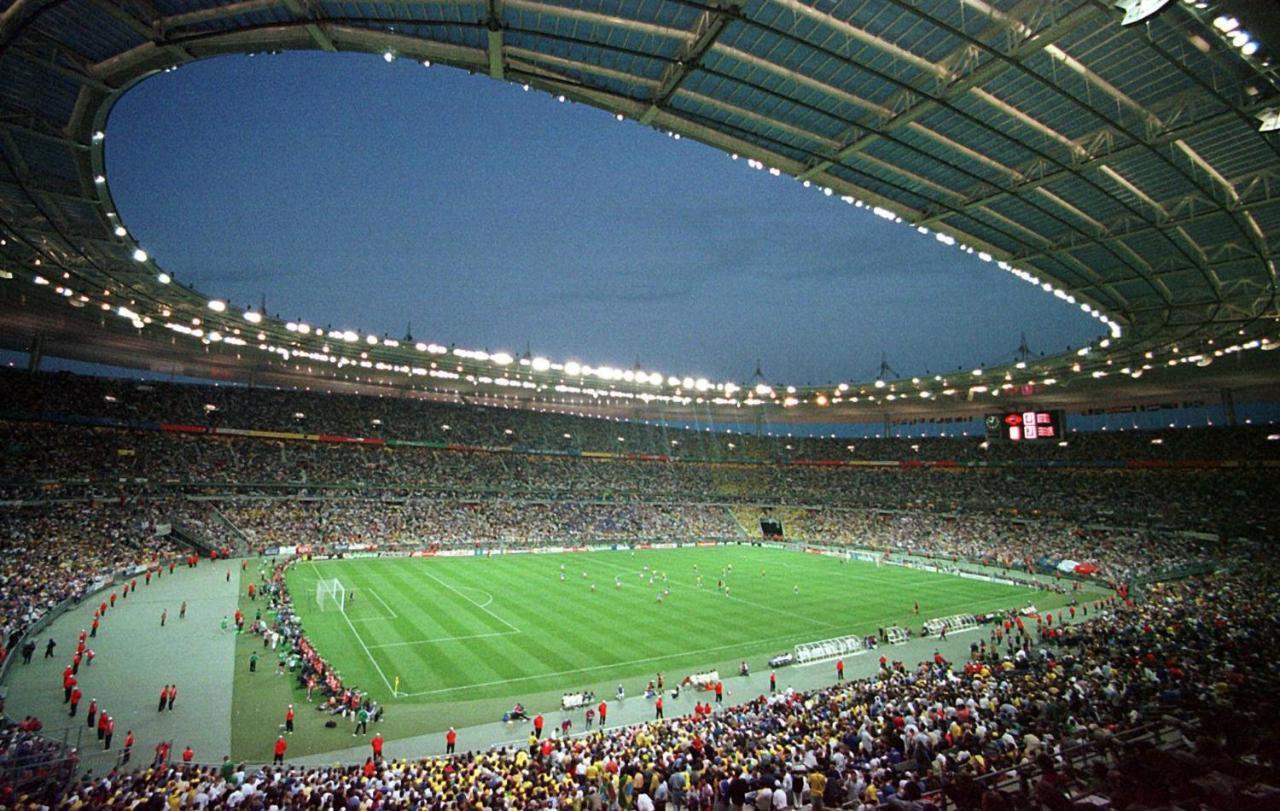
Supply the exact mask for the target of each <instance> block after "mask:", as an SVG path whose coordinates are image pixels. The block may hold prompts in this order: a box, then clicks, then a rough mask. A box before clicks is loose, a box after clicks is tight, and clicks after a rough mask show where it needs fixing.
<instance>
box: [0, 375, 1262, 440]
mask: <svg viewBox="0 0 1280 811" xmlns="http://www.w3.org/2000/svg"><path fill="white" fill-rule="evenodd" d="M426 396H427V395H425V394H422V393H418V392H414V391H405V392H400V393H399V396H389V395H387V394H385V393H380V394H377V395H355V394H329V393H325V392H321V391H298V390H279V389H271V388H265V389H264V388H248V387H244V386H235V385H194V384H180V383H164V382H157V381H146V382H139V381H130V380H120V379H111V378H101V377H84V376H77V375H71V374H44V373H37V374H31V373H28V372H23V371H17V370H14V369H0V413H7V414H26V415H39V414H47V415H53V414H59V415H75V416H81V417H98V418H108V419H115V420H125V421H145V422H153V423H162V422H168V423H181V424H186V425H196V426H226V427H233V428H255V429H261V430H271V431H292V432H302V433H327V434H337V435H343V436H354V437H382V438H394V439H400V440H414V441H426V442H438V443H447V444H461V445H473V446H485V447H502V448H510V447H517V448H537V449H542V450H558V451H597V452H609V453H636V454H663V455H670V456H679V457H696V458H704V459H716V460H742V461H745V460H780V459H837V460H868V459H870V460H886V459H892V460H898V459H904V460H939V459H949V460H962V461H989V460H1000V459H1024V458H1028V457H1031V458H1036V459H1042V460H1057V461H1095V460H1161V461H1168V460H1175V461H1185V460H1223V459H1232V460H1260V459H1271V460H1275V459H1280V442H1276V441H1270V440H1268V437H1269V436H1272V435H1273V434H1275V429H1274V428H1271V429H1268V428H1266V427H1247V426H1246V427H1240V428H1230V429H1222V428H1218V429H1212V430H1208V429H1183V430H1167V431H1155V432H1153V431H1115V432H1094V433H1078V434H1069V435H1068V436H1067V437H1064V438H1063V441H1065V444H1061V441H1050V442H1042V443H1039V444H1033V443H1022V444H1020V445H1016V446H1011V445H1009V444H1007V443H1003V444H1002V443H999V442H992V443H990V444H987V443H985V442H984V437H985V431H984V430H982V429H978V430H972V431H969V432H968V433H969V435H967V436H966V435H965V431H964V429H963V428H961V429H960V430H959V431H952V432H949V433H951V434H953V435H952V436H950V437H945V438H933V439H928V440H920V439H914V438H908V436H909V435H910V434H912V433H916V432H914V431H912V428H913V426H910V425H904V426H897V427H895V428H894V429H893V433H894V434H895V436H894V437H893V438H884V439H864V440H857V441H851V440H848V439H843V438H839V437H830V436H827V437H817V436H813V437H811V436H801V435H802V434H804V433H805V432H804V431H803V430H801V429H797V428H796V427H795V426H791V425H785V424H780V425H778V426H768V425H766V426H764V430H763V431H762V432H761V435H756V433H755V432H754V431H753V432H750V433H742V432H737V433H728V432H722V431H721V430H720V428H718V427H717V426H715V425H711V424H705V425H704V424H699V423H695V422H688V421H682V420H679V419H673V420H672V421H670V422H668V423H667V424H666V425H659V424H649V423H647V422H645V421H643V420H637V421H622V420H618V419H593V418H587V417H578V416H567V415H562V414H554V413H537V412H532V411H525V410H520V409H514V408H498V407H481V406H476V405H471V404H466V405H463V404H459V403H442V402H436V401H433V400H429V399H426ZM956 433H959V434H960V435H958V436H956V435H954V434H956ZM793 434H794V436H793ZM899 434H901V436H898V435H899ZM1152 440H1159V441H1158V442H1154V443H1153V441H1152Z"/></svg>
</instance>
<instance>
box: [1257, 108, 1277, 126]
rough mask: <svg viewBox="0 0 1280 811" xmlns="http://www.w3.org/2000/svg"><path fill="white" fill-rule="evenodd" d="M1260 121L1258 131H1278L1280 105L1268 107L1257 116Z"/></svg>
mask: <svg viewBox="0 0 1280 811" xmlns="http://www.w3.org/2000/svg"><path fill="white" fill-rule="evenodd" d="M1255 117H1256V118H1257V119H1258V120H1259V121H1260V122H1262V123H1261V124H1260V125H1259V126H1258V132H1276V131H1277V130H1280V107H1268V108H1267V109H1265V110H1263V111H1262V112H1260V113H1258V114H1257V115H1256V116H1255Z"/></svg>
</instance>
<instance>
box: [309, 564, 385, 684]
mask: <svg viewBox="0 0 1280 811" xmlns="http://www.w3.org/2000/svg"><path fill="white" fill-rule="evenodd" d="M311 568H312V569H313V570H314V571H315V573H316V577H320V570H319V569H317V568H316V564H315V562H314V561H313V562H312V563H311ZM339 613H340V614H342V618H343V619H344V620H346V621H347V627H348V628H350V629H351V634H352V635H353V636H354V637H355V638H356V641H357V642H359V643H360V647H361V648H363V649H364V655H365V656H367V657H369V663H370V664H372V665H373V669H374V670H376V671H378V675H379V676H381V677H382V683H383V684H385V685H386V686H387V692H389V693H391V695H392V696H395V695H396V688H394V687H392V686H391V681H390V680H389V679H387V674H386V673H383V672H382V666H381V665H379V664H378V662H377V660H376V659H374V658H373V652H372V651H370V650H369V646H368V645H366V644H365V643H364V637H362V636H360V632H359V631H357V630H356V626H355V625H354V624H352V622H351V618H350V617H348V616H347V612H346V611H345V610H342V611H340V612H339Z"/></svg>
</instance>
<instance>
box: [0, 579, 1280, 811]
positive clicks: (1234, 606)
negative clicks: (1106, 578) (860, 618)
mask: <svg viewBox="0 0 1280 811" xmlns="http://www.w3.org/2000/svg"><path fill="white" fill-rule="evenodd" d="M1277 598H1280V591H1278V589H1277V581H1276V579H1275V578H1274V577H1273V576H1272V575H1271V574H1270V573H1268V572H1258V571H1254V572H1250V573H1249V574H1248V575H1247V576H1245V575H1231V574H1222V575H1217V576H1214V577H1210V578H1205V579H1198V580H1186V581H1181V582H1177V583H1174V584H1168V585H1163V586H1158V587H1155V588H1153V589H1152V590H1151V591H1150V592H1149V593H1148V594H1147V595H1145V597H1142V598H1139V599H1136V600H1135V599H1129V598H1123V599H1122V598H1121V597H1113V598H1111V599H1109V600H1107V601H1105V602H1098V603H1094V604H1092V606H1091V607H1092V609H1093V613H1092V615H1091V616H1090V617H1089V619H1088V620H1087V621H1086V622H1083V623H1081V624H1079V625H1074V626H1068V627H1067V628H1063V629H1053V630H1052V632H1050V631H1048V628H1047V626H1046V625H1036V626H1032V625H1031V621H1030V619H1027V624H1026V626H1025V628H1024V626H1023V624H1022V622H1021V621H1019V622H1018V623H1017V624H1016V625H1015V624H1014V623H1013V621H1012V618H1011V619H1010V620H1008V621H1006V622H1005V623H1004V624H1001V625H995V626H993V627H992V629H991V632H990V636H989V637H988V638H987V639H984V640H982V641H981V643H978V642H975V643H974V644H973V646H972V647H971V655H970V657H969V658H968V660H966V661H963V662H948V661H947V660H945V659H944V658H943V657H942V656H941V655H935V656H934V657H932V658H931V659H927V660H925V661H922V662H920V663H919V664H917V665H916V666H914V667H907V666H905V665H903V664H902V663H898V662H890V661H889V660H888V659H887V658H882V659H881V669H880V671H879V673H878V674H877V675H875V676H873V677H872V678H870V679H866V680H863V681H854V682H845V683H838V684H836V685H835V686H832V687H829V688H826V689H820V690H816V691H813V692H809V693H795V692H792V691H789V690H788V691H784V692H782V693H774V694H770V695H761V696H758V697H755V698H752V699H750V700H748V701H746V702H745V703H743V704H740V705H738V706H731V707H725V708H724V709H711V710H708V711H707V712H700V713H697V714H693V715H688V716H684V717H681V718H674V719H668V720H665V721H656V722H653V723H650V724H643V725H638V726H633V727H629V728H625V729H620V730H611V731H608V732H589V733H587V734H585V735H580V736H563V737H557V736H555V735H552V736H550V737H548V738H546V739H541V740H535V741H533V742H532V743H531V745H530V746H529V747H527V748H525V747H519V746H504V747H498V748H495V749H492V750H489V751H485V752H466V753H462V754H455V755H449V756H445V757H440V758H427V759H422V760H385V761H384V760H381V759H379V760H377V761H374V760H373V759H370V760H369V762H367V763H366V764H364V766H358V765H353V766H333V767H319V768H298V767H291V766H288V765H287V764H285V765H280V766H275V767H263V768H260V769H259V768H247V767H245V766H237V765H234V764H231V763H229V762H228V763H226V764H224V767H223V768H222V769H214V768H198V767H194V766H183V765H168V764H166V765H162V766H157V767H153V768H150V769H139V770H134V771H129V772H124V773H114V774H111V775H107V776H87V777H85V778H83V779H82V780H81V781H80V782H79V783H78V784H76V785H74V786H72V787H70V788H69V789H67V790H66V791H65V792H64V793H62V794H60V795H57V796H50V797H44V798H40V799H42V800H50V801H51V804H52V805H53V806H54V807H58V808H68V809H80V808H85V807H95V808H131V807H139V806H149V805H153V804H154V805H156V806H162V805H167V806H169V807H196V808H206V807H210V808H212V807H248V808H272V807H315V808H325V807H328V808H337V807H343V808H356V807H366V806H368V807H375V806H376V807H379V808H426V809H446V808H486V809H550V808H558V809H584V810H591V811H596V810H597V809H598V810H600V811H617V810H621V809H628V810H629V809H637V811H648V809H655V808H665V807H668V806H670V807H674V808H695V809H706V811H711V810H712V809H730V808H732V809H741V808H744V807H748V808H756V809H780V808H792V807H799V806H801V805H804V804H812V806H813V808H814V809H819V811H820V809H822V808H826V807H845V808H852V809H857V811H869V810H870V809H876V808H884V807H889V808H895V809H923V808H925V807H927V806H926V805H925V804H924V803H925V802H926V801H928V802H933V803H935V804H936V803H938V802H940V798H941V797H942V796H945V797H946V799H947V801H948V802H949V803H951V804H953V807H955V808H958V809H960V810H961V811H968V810H969V809H979V808H981V809H984V810H987V809H1011V808H1015V807H1034V808H1048V809H1065V808H1070V807H1073V806H1072V802H1073V800H1074V799H1076V798H1080V797H1083V796H1086V795H1089V796H1093V797H1096V798H1101V799H1102V801H1104V802H1109V803H1110V807H1112V808H1117V809H1127V808H1150V807H1160V806H1161V805H1162V804H1166V803H1168V802H1170V801H1173V800H1175V799H1176V800H1183V801H1186V800H1192V801H1205V802H1209V801H1212V802H1214V803H1218V804H1221V803H1224V802H1225V803H1230V802H1237V803H1238V802H1240V801H1241V800H1243V799H1244V797H1245V796H1246V792H1258V791H1265V790H1266V789H1265V785H1266V783H1267V782H1268V781H1270V782H1271V783H1274V781H1275V779H1276V777H1277V774H1276V768H1277V765H1278V764H1277V762H1276V760H1275V753H1274V750H1273V748H1272V747H1270V746H1269V743H1270V741H1269V737H1270V734H1269V729H1268V728H1267V727H1266V725H1265V724H1262V723H1254V722H1252V721H1250V720H1249V719H1250V718H1252V719H1255V720H1256V719H1258V718H1266V717H1270V716H1271V715H1272V714H1274V712H1275V710H1276V707H1275V701H1276V699H1275V696H1276V695H1277V693H1276V687H1277V686H1278V685H1277V677H1276V675H1275V673H1274V669H1273V668H1272V667H1271V666H1270V664H1271V662H1272V661H1273V660H1274V658H1275V656H1276V654H1277V653H1280V650H1277V641H1278V640H1280V634H1278V633H1277V631H1280V627H1277V626H1278V625H1280V618H1278V617H1277V616H1276V614H1275V612H1274V610H1273V606H1274V604H1275V601H1276V599H1277ZM1006 630H1007V633H1006ZM1046 637H1055V638H1052V639H1046ZM1050 643H1052V644H1050ZM1156 728H1161V729H1163V730H1164V731H1165V732H1167V733H1169V734H1168V735H1166V736H1163V737H1162V738H1160V740H1161V741H1162V742H1163V745H1162V746H1160V747H1156V746H1155V745H1154V741H1155V740H1156V739H1155V738H1154V737H1153V735H1152V733H1153V730H1154V729H1156ZM1208 777H1212V778H1213V779H1210V780H1205V779H1204V778H1208ZM34 800H35V798H30V799H29V800H27V801H26V802H31V801H34ZM17 805H18V807H22V806H23V805H24V801H23V800H19V801H18V802H17Z"/></svg>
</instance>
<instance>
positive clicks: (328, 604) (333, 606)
mask: <svg viewBox="0 0 1280 811" xmlns="http://www.w3.org/2000/svg"><path fill="white" fill-rule="evenodd" d="M316 605H317V606H319V607H320V610H321V611H333V610H337V611H345V610H346V608H347V590H346V589H344V588H343V587H342V582H341V581H340V580H338V579H337V578H333V579H330V580H319V581H317V582H316Z"/></svg>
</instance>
